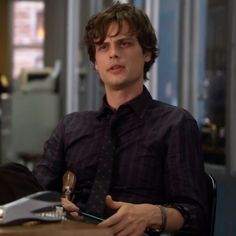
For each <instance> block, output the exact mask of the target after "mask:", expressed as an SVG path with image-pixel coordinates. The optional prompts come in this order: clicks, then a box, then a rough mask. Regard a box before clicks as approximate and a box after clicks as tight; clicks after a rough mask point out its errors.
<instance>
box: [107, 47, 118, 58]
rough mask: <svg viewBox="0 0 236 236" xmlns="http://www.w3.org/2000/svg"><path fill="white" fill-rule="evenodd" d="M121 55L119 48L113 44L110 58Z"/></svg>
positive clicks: (110, 49)
mask: <svg viewBox="0 0 236 236" xmlns="http://www.w3.org/2000/svg"><path fill="white" fill-rule="evenodd" d="M118 56H119V52H118V49H117V47H116V46H115V45H111V46H110V48H109V58H110V59H112V58H117V57H118Z"/></svg>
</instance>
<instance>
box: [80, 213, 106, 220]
mask: <svg viewBox="0 0 236 236" xmlns="http://www.w3.org/2000/svg"><path fill="white" fill-rule="evenodd" d="M79 214H80V215H81V216H85V217H88V218H90V219H92V220H96V221H98V222H102V221H103V219H102V218H100V217H97V216H94V215H91V214H89V213H86V212H84V211H80V212H79Z"/></svg>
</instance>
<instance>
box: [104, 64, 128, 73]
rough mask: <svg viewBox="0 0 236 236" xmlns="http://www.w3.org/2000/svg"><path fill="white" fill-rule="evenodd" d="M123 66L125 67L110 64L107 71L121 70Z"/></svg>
mask: <svg viewBox="0 0 236 236" xmlns="http://www.w3.org/2000/svg"><path fill="white" fill-rule="evenodd" d="M124 68H125V67H124V66H122V65H112V66H111V67H110V68H109V69H108V71H110V72H119V71H121V70H123V69H124Z"/></svg>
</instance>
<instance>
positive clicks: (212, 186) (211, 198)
mask: <svg viewBox="0 0 236 236" xmlns="http://www.w3.org/2000/svg"><path fill="white" fill-rule="evenodd" d="M205 181H206V187H207V199H206V200H207V210H208V219H209V220H208V225H207V229H206V231H207V232H205V233H204V236H214V227H215V213H216V200H217V188H216V187H217V186H216V180H215V179H214V177H213V176H212V175H210V174H208V173H205ZM192 235H193V234H192V233H190V232H185V231H183V230H180V231H179V232H178V233H175V234H174V235H172V234H170V235H169V234H168V236H192ZM161 236H162V235H161ZM163 236H164V235H163Z"/></svg>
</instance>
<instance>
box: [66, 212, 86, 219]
mask: <svg viewBox="0 0 236 236" xmlns="http://www.w3.org/2000/svg"><path fill="white" fill-rule="evenodd" d="M67 218H69V219H73V220H76V221H83V220H84V217H83V216H80V215H79V213H78V212H76V211H73V212H70V213H68V214H67Z"/></svg>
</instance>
